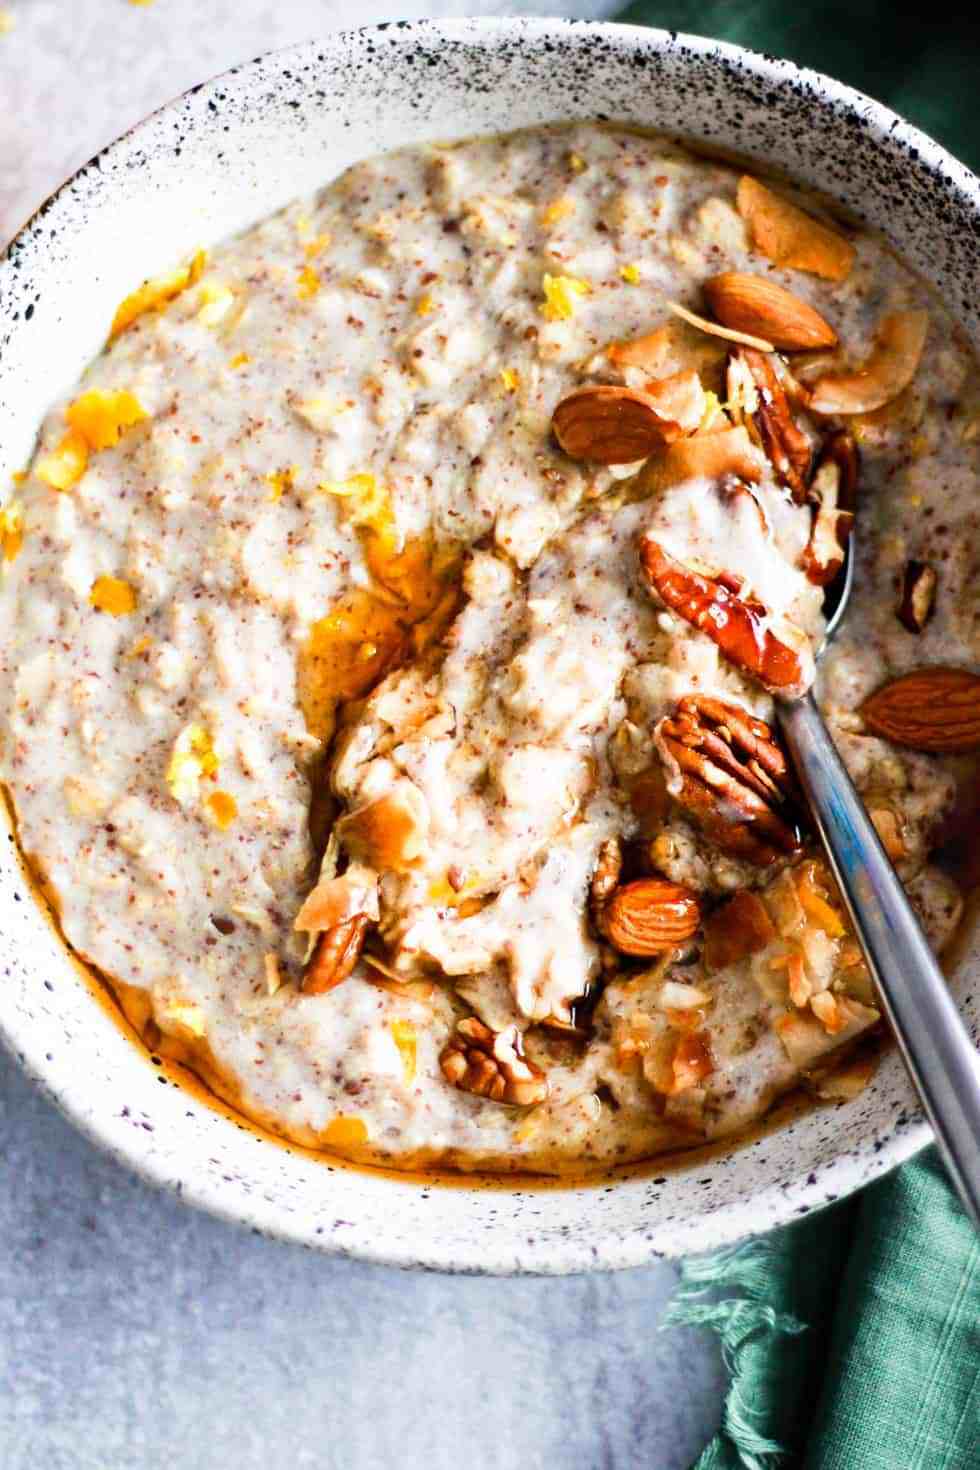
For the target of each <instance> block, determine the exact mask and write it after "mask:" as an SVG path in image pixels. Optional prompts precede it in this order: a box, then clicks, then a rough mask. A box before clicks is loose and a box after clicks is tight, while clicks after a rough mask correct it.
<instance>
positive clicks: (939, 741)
mask: <svg viewBox="0 0 980 1470" xmlns="http://www.w3.org/2000/svg"><path fill="white" fill-rule="evenodd" d="M861 714H862V715H863V716H864V723H865V724H866V725H867V727H868V729H869V730H870V731H871V732H872V734H874V735H880V736H881V737H882V739H884V740H890V741H892V743H893V744H894V745H908V746H910V747H911V748H912V749H913V750H927V751H935V752H939V753H949V754H953V753H956V752H961V751H968V750H977V749H980V675H978V674H971V673H969V672H968V671H967V670H966V669H942V668H940V669H916V670H914V671H913V672H912V673H911V674H902V675H901V676H900V677H899V678H897V679H892V680H890V681H889V683H887V684H884V685H883V686H882V687H881V688H880V689H878V690H876V691H875V693H874V694H872V695H871V697H870V698H869V699H866V700H865V701H864V704H863V705H862V706H861Z"/></svg>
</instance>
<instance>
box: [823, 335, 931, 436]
mask: <svg viewBox="0 0 980 1470" xmlns="http://www.w3.org/2000/svg"><path fill="white" fill-rule="evenodd" d="M928 330H929V313H928V312H926V311H896V312H894V313H893V314H892V315H891V316H886V317H885V318H884V320H883V321H882V323H881V325H880V327H879V328H878V337H877V341H876V342H875V345H874V348H873V349H872V351H871V355H870V356H869V357H868V358H866V359H865V362H864V363H863V365H862V366H861V367H859V368H857V369H856V370H855V371H854V372H852V373H841V374H836V373H835V374H832V375H831V374H828V375H827V376H826V377H824V378H820V379H818V381H817V382H816V383H815V384H814V387H813V393H812V395H811V398H810V404H811V407H812V408H813V410H814V412H815V413H827V414H852V413H873V412H874V410H875V409H878V408H883V407H884V406H885V404H886V403H890V402H891V401H892V399H893V398H897V397H898V395H899V394H900V393H903V392H904V391H905V389H906V388H907V387H908V386H909V384H910V383H911V381H912V379H913V378H914V377H915V373H916V369H917V368H918V366H919V359H920V358H921V356H922V349H923V347H924V346H925V342H926V334H927V332H928Z"/></svg>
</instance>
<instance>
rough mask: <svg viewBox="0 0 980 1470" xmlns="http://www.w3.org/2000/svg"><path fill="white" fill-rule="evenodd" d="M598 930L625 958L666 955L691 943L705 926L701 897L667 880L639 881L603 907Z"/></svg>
mask: <svg viewBox="0 0 980 1470" xmlns="http://www.w3.org/2000/svg"><path fill="white" fill-rule="evenodd" d="M597 922H598V926H599V928H600V930H601V932H602V933H603V934H604V935H605V937H606V939H608V940H609V943H610V944H611V945H613V946H614V947H615V948H616V949H618V950H619V951H620V952H621V953H622V954H632V955H654V954H663V953H664V951H665V950H669V949H673V948H674V947H675V946H676V945H678V944H683V943H684V941H685V940H686V939H690V937H691V935H692V934H694V933H695V932H696V930H697V928H698V926H699V924H700V923H701V909H700V905H699V904H698V900H697V895H696V894H695V893H693V892H692V891H691V889H690V888H684V887H683V885H682V884H680V883H671V882H669V881H668V880H667V879H666V878H637V879H636V881H635V882H633V883H624V884H623V886H622V887H621V888H617V889H616V891H615V893H614V894H613V895H612V897H611V898H610V899H609V901H608V902H607V903H606V904H604V905H603V907H602V909H601V910H600V912H599V915H598V918H597Z"/></svg>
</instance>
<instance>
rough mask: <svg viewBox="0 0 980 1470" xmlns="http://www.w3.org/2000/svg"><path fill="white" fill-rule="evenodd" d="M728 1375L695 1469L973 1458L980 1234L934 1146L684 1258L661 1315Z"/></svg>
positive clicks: (927, 1466) (762, 1469)
mask: <svg viewBox="0 0 980 1470" xmlns="http://www.w3.org/2000/svg"><path fill="white" fill-rule="evenodd" d="M680 1324H685V1325H688V1326H704V1327H709V1328H712V1329H713V1330H714V1331H715V1332H717V1333H718V1335H719V1337H720V1338H721V1343H722V1350H723V1353H724V1356H725V1362H726V1364H727V1366H728V1368H729V1370H730V1372H731V1375H732V1380H731V1387H730V1389H729V1392H728V1396H727V1398H726V1400H725V1410H724V1417H723V1421H722V1427H721V1430H720V1432H719V1433H718V1434H717V1435H716V1436H715V1438H714V1439H713V1440H712V1441H711V1443H710V1444H709V1445H708V1447H707V1449H706V1450H705V1451H704V1453H703V1455H702V1456H701V1458H700V1459H699V1460H698V1462H697V1466H696V1470H775V1467H777V1466H779V1467H787V1470H789V1467H799V1470H977V1467H978V1466H980V1236H978V1235H977V1233H976V1231H975V1230H974V1229H973V1226H972V1225H971V1224H970V1221H969V1220H968V1219H967V1217H966V1215H965V1214H964V1212H963V1210H962V1209H961V1207H960V1205H959V1202H958V1201H957V1199H956V1198H955V1196H954V1194H953V1191H952V1189H951V1187H950V1185H949V1183H948V1181H947V1178H946V1175H945V1172H944V1170H943V1167H942V1165H941V1164H940V1163H939V1160H938V1158H937V1156H936V1153H935V1150H934V1149H929V1150H928V1151H927V1152H926V1153H924V1154H922V1155H921V1156H920V1157H919V1158H918V1159H916V1160H915V1161H914V1162H913V1163H911V1164H906V1165H905V1167H904V1168H902V1169H898V1170H896V1171H895V1172H894V1173H892V1174H889V1175H888V1176H887V1177H886V1178H884V1179H882V1180H880V1181H879V1182H878V1183H876V1184H873V1185H871V1186H870V1187H869V1188H868V1189H866V1190H865V1191H864V1192H863V1194H861V1195H860V1196H858V1197H857V1199H855V1200H849V1201H847V1202H846V1203H844V1204H840V1205H834V1206H833V1207H832V1208H830V1209H828V1210H823V1211H820V1212H819V1213H817V1214H816V1215H813V1216H812V1217H810V1218H808V1219H806V1220H802V1221H800V1222H799V1223H798V1224H796V1225H790V1226H787V1227H786V1228H785V1229H784V1230H777V1231H774V1232H773V1233H772V1234H771V1235H769V1236H766V1237H764V1238H762V1239H761V1240H756V1241H750V1242H748V1243H747V1244H745V1245H741V1246H736V1247H734V1248H733V1249H731V1250H728V1251H719V1252H718V1253H717V1254H716V1255H713V1256H708V1257H702V1258H696V1259H693V1260H690V1261H687V1262H685V1264H684V1266H683V1268H682V1272H681V1286H680V1289H679V1290H678V1293H677V1296H676V1297H675V1299H674V1302H673V1303H672V1305H671V1308H670V1310H669V1312H668V1315H667V1317H666V1319H665V1321H664V1326H665V1327H671V1326H677V1325H680Z"/></svg>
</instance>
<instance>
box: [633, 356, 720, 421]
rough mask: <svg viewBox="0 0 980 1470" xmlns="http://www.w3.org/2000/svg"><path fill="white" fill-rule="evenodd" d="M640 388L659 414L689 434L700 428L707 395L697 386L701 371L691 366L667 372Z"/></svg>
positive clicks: (706, 403) (705, 408)
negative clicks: (682, 369) (675, 371)
mask: <svg viewBox="0 0 980 1470" xmlns="http://www.w3.org/2000/svg"><path fill="white" fill-rule="evenodd" d="M644 391H645V392H646V395H647V397H648V398H649V399H650V400H651V401H652V403H653V405H654V407H655V408H656V410H657V413H658V414H659V415H660V416H661V418H663V419H670V420H672V421H673V422H674V423H675V424H677V425H678V427H679V428H681V429H683V430H684V431H685V432H686V433H689V434H693V433H694V432H695V431H696V430H697V429H698V428H700V426H701V421H702V419H703V418H704V417H705V414H706V412H707V407H708V395H707V394H706V393H705V391H704V389H703V388H702V386H701V375H700V374H699V373H697V372H695V371H694V369H693V368H690V369H688V371H686V372H680V373H671V375H670V377H669V378H659V379H657V378H655V379H654V380H653V381H652V382H649V383H647V385H646V388H645V390H644ZM712 396H713V395H712ZM715 401H716V402H717V399H716V400H715Z"/></svg>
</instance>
